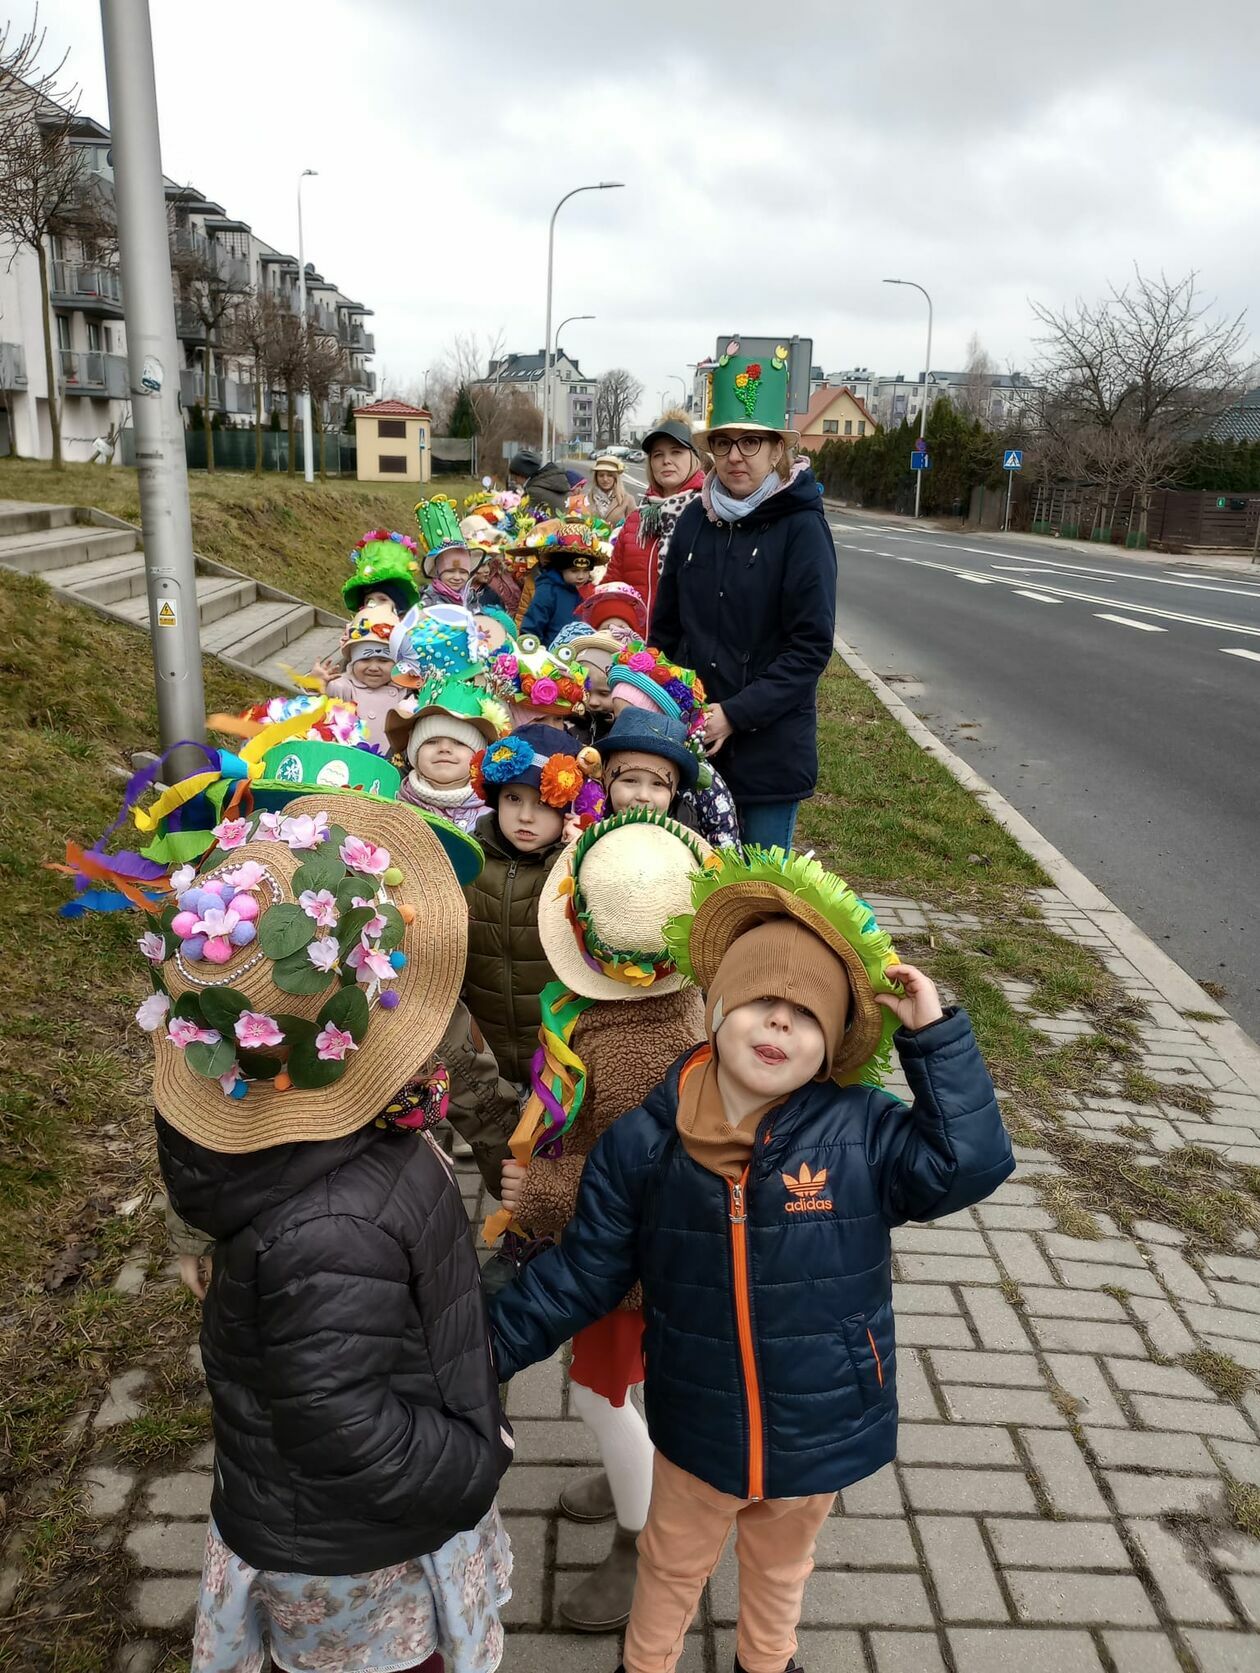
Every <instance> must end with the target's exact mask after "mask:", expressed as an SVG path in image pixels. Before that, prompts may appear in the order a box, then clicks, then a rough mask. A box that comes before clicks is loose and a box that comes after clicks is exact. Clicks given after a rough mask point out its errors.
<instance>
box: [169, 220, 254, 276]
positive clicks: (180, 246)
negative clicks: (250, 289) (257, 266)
mask: <svg viewBox="0 0 1260 1673" xmlns="http://www.w3.org/2000/svg"><path fill="white" fill-rule="evenodd" d="M171 248H172V249H173V250H174V251H175V252H176V254H177V255H179V254H183V255H188V256H192V257H193V258H194V259H195V260H196V261H198V262H200V263H201V265H202V267H203V268H204V269H205V270H206V271H207V272H211V273H217V274H218V276H219V278H221V279H222V280H223V281H224V283H225V284H230V285H246V284H248V283H249V262H248V261H247V260H246V258H245V257H244V256H242V255H239V254H238V253H237V252H236V251H235V250H233V249H232V248H230V246H228V245H226V244H220V243H219V241H218V239H217V238H207V237H206V235H205V233H203V232H194V231H193V230H192V228H191V227H176V228H175V230H174V232H173V233H172V234H171Z"/></svg>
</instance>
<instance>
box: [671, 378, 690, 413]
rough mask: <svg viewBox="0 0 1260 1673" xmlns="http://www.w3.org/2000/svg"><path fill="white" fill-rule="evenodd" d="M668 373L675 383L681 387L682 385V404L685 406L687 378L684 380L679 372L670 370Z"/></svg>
mask: <svg viewBox="0 0 1260 1673" xmlns="http://www.w3.org/2000/svg"><path fill="white" fill-rule="evenodd" d="M669 375H670V378H671V379H672V380H673V381H674V382H675V383H677V384H680V385H681V387H682V402H683V406H684V407H685V406H686V405H687V380H686V378H685V377H683V375H682V373H681V372H671V373H670V374H669Z"/></svg>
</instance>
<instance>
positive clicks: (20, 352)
mask: <svg viewBox="0 0 1260 1673" xmlns="http://www.w3.org/2000/svg"><path fill="white" fill-rule="evenodd" d="M25 388H26V350H25V349H24V348H23V347H22V345H21V343H0V389H4V390H9V389H25Z"/></svg>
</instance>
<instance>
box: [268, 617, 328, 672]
mask: <svg viewBox="0 0 1260 1673" xmlns="http://www.w3.org/2000/svg"><path fill="white" fill-rule="evenodd" d="M340 643H341V629H340V628H339V627H329V626H328V625H327V624H326V623H325V625H324V626H322V627H321V626H320V625H319V623H318V622H317V623H316V624H315V626H314V627H311V628H308V629H307V630H306V632H305V633H301V634H299V635H298V637H297V638H296V639H290V640H289V642H288V644H287V645H284V646H282V647H281V649H280V650H279V651H277V652H276V653H275V655H274V656H270V657H268V658H267V660H266V661H265V662H260V663H259V664H258V673H259V676H260V677H261V678H262V679H264V680H266V681H268V682H270V683H272V684H275V685H280V686H287V685H288V683H289V676H288V674H286V673H285V671H284V668H283V667H282V666H281V664H282V663H287V664H288V666H289V667H290V668H295V669H296V670H297V672H298V673H299V674H308V673H309V672H310V670H311V666H312V664H313V663H316V662H318V661H319V660H320V658H321V657H326V656H335V655H336V654H337V647H338V645H340Z"/></svg>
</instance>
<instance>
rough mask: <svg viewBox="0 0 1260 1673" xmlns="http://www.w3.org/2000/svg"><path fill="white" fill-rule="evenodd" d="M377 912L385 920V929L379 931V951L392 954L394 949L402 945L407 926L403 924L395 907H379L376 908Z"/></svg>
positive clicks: (400, 915) (400, 914)
mask: <svg viewBox="0 0 1260 1673" xmlns="http://www.w3.org/2000/svg"><path fill="white" fill-rule="evenodd" d="M377 911H378V912H379V913H380V915H381V917H382V918H384V920H385V928H384V929H383V930H382V931H381V951H382V952H386V953H392V952H393V950H394V948H395V947H400V946H401V945H402V938H403V936H404V935H405V934H406V931H407V926H406V924H405V923H403V917H402V913H401V912H400V911H399V910H398V908H397V907H396V906H389V905H381V906H378V907H377Z"/></svg>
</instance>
